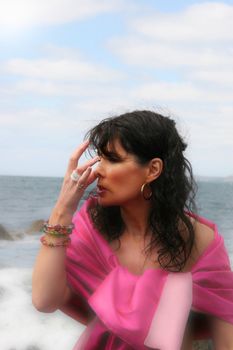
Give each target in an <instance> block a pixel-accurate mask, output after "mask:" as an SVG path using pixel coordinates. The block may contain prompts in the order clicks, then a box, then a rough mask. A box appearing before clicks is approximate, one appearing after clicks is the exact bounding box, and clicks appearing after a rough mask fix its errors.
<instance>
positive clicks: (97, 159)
mask: <svg viewBox="0 0 233 350" xmlns="http://www.w3.org/2000/svg"><path fill="white" fill-rule="evenodd" d="M99 159H100V158H99V156H96V157H94V158H92V159H90V160H88V161H87V162H86V163H85V164H83V165H80V166H78V167H77V168H76V171H77V172H78V174H82V173H83V172H84V171H85V170H86V169H87V168H88V167H89V166H92V165H94V164H95V163H97V162H98V161H99Z"/></svg>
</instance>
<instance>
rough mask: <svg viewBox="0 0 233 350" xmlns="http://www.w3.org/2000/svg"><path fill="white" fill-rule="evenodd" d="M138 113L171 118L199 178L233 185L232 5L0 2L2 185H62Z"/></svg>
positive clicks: (118, 1)
mask: <svg viewBox="0 0 233 350" xmlns="http://www.w3.org/2000/svg"><path fill="white" fill-rule="evenodd" d="M134 109H150V110H153V111H157V112H159V113H162V114H164V115H168V116H170V117H172V118H173V119H175V121H176V125H177V129H178V130H179V132H180V133H181V135H182V136H183V137H184V139H185V141H186V142H187V143H188V148H187V151H186V153H185V155H186V157H187V158H188V159H189V160H190V162H191V164H192V167H193V172H194V174H195V175H199V176H201V175H202V176H229V175H233V137H232V135H233V0H232V1H227V0H226V1H217V2H215V1H208V2H207V1H191V0H190V1H189V0H187V1H182V0H178V1H173V0H170V1H166V0H161V1H155V0H153V1H152V0H146V1H139V0H135V1H131V0H7V1H4V0H0V174H1V175H26V176H58V177H62V176H64V174H65V171H66V168H67V164H68V160H69V157H70V155H71V154H72V153H73V151H74V150H75V149H76V148H77V147H78V146H79V145H80V144H81V143H82V141H83V138H84V135H85V133H86V132H87V131H88V129H89V128H91V127H92V126H94V125H96V124H97V123H98V122H99V121H100V120H101V119H104V118H106V117H110V116H113V115H119V114H121V113H124V112H128V111H132V110H134ZM85 159H86V158H85V157H82V158H81V160H80V162H84V161H85Z"/></svg>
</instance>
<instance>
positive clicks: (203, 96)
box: [132, 82, 233, 104]
mask: <svg viewBox="0 0 233 350" xmlns="http://www.w3.org/2000/svg"><path fill="white" fill-rule="evenodd" d="M132 94H133V96H135V97H136V98H140V99H145V100H150V101H162V102H164V101H167V102H168V101H170V102H172V103H173V104H176V103H177V102H183V103H186V102H192V103H197V102H200V103H201V101H204V102H205V103H206V102H213V103H214V104H215V103H218V102H230V103H232V96H233V87H232V89H231V90H230V91H221V90H219V89H218V87H217V88H215V87H213V88H212V89H211V88H209V89H205V88H203V87H201V86H198V85H195V84H193V83H187V82H181V83H179V82H176V83H166V82H152V83H145V84H141V85H140V86H139V87H135V88H134V89H133V91H132Z"/></svg>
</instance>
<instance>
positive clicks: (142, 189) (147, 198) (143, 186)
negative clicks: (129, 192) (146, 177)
mask: <svg viewBox="0 0 233 350" xmlns="http://www.w3.org/2000/svg"><path fill="white" fill-rule="evenodd" d="M146 185H149V186H150V184H149V183H144V184H143V185H142V187H141V194H142V196H143V198H144V199H145V200H146V201H148V200H149V199H151V197H152V194H153V192H152V189H151V187H150V194H149V197H145V195H144V188H145V186H146Z"/></svg>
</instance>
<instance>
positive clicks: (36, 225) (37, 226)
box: [26, 220, 44, 235]
mask: <svg viewBox="0 0 233 350" xmlns="http://www.w3.org/2000/svg"><path fill="white" fill-rule="evenodd" d="M43 224H44V220H35V221H33V223H32V224H31V226H30V227H29V228H28V229H27V230H26V233H27V234H29V235H30V234H33V233H35V232H39V231H40V230H41V229H42V227H43Z"/></svg>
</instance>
